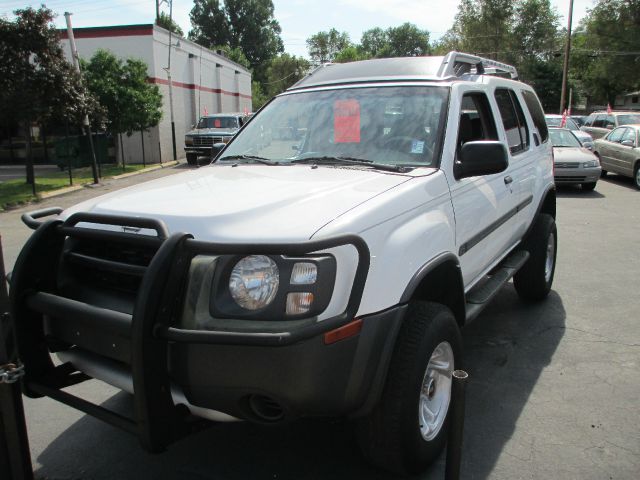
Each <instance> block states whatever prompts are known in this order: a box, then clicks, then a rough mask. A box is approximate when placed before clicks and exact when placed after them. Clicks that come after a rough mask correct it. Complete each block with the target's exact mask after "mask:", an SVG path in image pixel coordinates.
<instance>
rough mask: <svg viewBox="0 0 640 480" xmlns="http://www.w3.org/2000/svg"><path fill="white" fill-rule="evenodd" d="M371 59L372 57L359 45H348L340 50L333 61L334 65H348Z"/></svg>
mask: <svg viewBox="0 0 640 480" xmlns="http://www.w3.org/2000/svg"><path fill="white" fill-rule="evenodd" d="M371 57H372V55H371V54H370V53H369V52H366V51H365V50H364V49H363V48H362V47H361V46H360V45H349V46H348V47H347V48H343V49H342V50H340V51H339V52H338V53H337V54H336V56H335V58H334V59H333V61H334V62H336V63H348V62H357V61H359V60H367V59H369V58H371Z"/></svg>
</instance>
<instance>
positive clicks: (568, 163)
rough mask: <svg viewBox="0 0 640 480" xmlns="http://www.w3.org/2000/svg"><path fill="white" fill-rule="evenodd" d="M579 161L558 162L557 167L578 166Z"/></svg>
mask: <svg viewBox="0 0 640 480" xmlns="http://www.w3.org/2000/svg"><path fill="white" fill-rule="evenodd" d="M578 167H580V163H579V162H556V168H578Z"/></svg>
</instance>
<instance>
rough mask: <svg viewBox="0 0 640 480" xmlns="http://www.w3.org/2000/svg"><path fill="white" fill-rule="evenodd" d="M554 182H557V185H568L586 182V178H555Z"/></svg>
mask: <svg viewBox="0 0 640 480" xmlns="http://www.w3.org/2000/svg"><path fill="white" fill-rule="evenodd" d="M554 180H555V181H556V183H562V182H567V183H577V182H584V181H585V180H586V177H577V176H576V177H558V176H555V177H554Z"/></svg>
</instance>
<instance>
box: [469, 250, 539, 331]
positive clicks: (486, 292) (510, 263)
mask: <svg viewBox="0 0 640 480" xmlns="http://www.w3.org/2000/svg"><path fill="white" fill-rule="evenodd" d="M528 259H529V252H527V251H526V250H518V251H516V252H514V253H512V254H511V255H509V256H508V257H507V258H505V259H504V260H503V261H502V262H501V263H500V264H499V265H498V266H497V267H496V268H495V269H494V270H492V271H491V274H489V275H487V276H486V278H485V279H484V280H483V281H481V282H480V283H478V284H477V285H476V286H474V287H473V288H472V289H471V290H469V292H467V295H466V309H465V310H466V312H467V314H466V319H465V323H468V322H470V321H471V320H473V319H474V318H476V317H477V316H478V315H480V312H482V310H484V307H486V306H487V305H488V304H489V302H490V301H491V299H492V298H493V297H494V296H495V295H496V294H497V293H498V292H499V291H500V289H501V288H502V287H503V285H504V284H505V283H507V282H508V281H509V280H511V277H513V276H514V275H515V274H516V272H517V271H518V270H520V268H521V267H522V266H523V265H524V264H525V263H526V262H527V260H528Z"/></svg>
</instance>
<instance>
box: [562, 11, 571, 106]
mask: <svg viewBox="0 0 640 480" xmlns="http://www.w3.org/2000/svg"><path fill="white" fill-rule="evenodd" d="M572 18H573V0H569V25H568V26H567V41H566V43H565V46H564V65H563V67H562V91H561V92H560V115H562V112H563V111H564V109H565V103H564V100H565V94H566V92H567V76H568V75H569V53H570V52H571V20H572Z"/></svg>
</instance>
